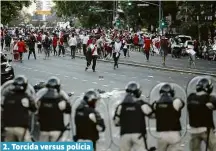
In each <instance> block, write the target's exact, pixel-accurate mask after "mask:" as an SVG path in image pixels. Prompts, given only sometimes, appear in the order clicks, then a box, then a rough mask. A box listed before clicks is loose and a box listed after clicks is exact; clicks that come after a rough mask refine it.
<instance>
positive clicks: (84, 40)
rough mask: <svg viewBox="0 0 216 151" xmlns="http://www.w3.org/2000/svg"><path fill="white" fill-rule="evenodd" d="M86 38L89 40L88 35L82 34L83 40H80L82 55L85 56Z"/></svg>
mask: <svg viewBox="0 0 216 151" xmlns="http://www.w3.org/2000/svg"><path fill="white" fill-rule="evenodd" d="M88 40H89V36H87V35H86V34H84V37H83V41H82V44H83V54H84V56H86V46H87V42H88Z"/></svg>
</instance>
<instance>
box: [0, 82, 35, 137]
mask: <svg viewBox="0 0 216 151" xmlns="http://www.w3.org/2000/svg"><path fill="white" fill-rule="evenodd" d="M25 85H26V86H25V88H24V89H19V90H18V89H17V86H15V85H14V80H11V81H8V82H7V83H5V85H3V87H2V90H1V91H2V92H1V93H2V94H1V97H2V104H1V107H2V115H1V117H2V118H1V124H2V130H4V128H24V129H25V130H24V134H23V138H22V139H24V136H25V134H26V131H27V130H28V129H29V128H30V125H29V124H30V114H29V111H31V112H35V111H36V109H37V108H36V105H35V100H34V99H35V98H34V95H35V94H34V89H33V87H32V86H30V85H28V84H27V83H25ZM23 100H25V101H27V102H29V103H28V104H29V105H28V107H25V106H23V103H22V101H23ZM2 133H3V131H2ZM9 133H11V132H9ZM15 135H16V134H14V136H8V139H9V140H13V139H14V138H15V137H17V138H16V139H17V140H18V141H23V140H19V138H21V137H20V136H15ZM6 137H7V136H6ZM18 137H19V138H18Z"/></svg>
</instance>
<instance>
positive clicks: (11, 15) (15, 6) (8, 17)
mask: <svg viewBox="0 0 216 151" xmlns="http://www.w3.org/2000/svg"><path fill="white" fill-rule="evenodd" d="M30 4H31V1H1V21H2V23H3V24H7V23H9V22H10V21H12V20H13V19H16V18H17V17H18V16H19V13H20V11H21V10H22V8H23V6H25V7H28V6H29V5H30Z"/></svg>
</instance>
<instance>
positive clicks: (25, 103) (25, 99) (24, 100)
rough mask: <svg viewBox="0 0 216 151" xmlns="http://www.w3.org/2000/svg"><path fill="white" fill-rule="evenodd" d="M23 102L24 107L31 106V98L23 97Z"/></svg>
mask: <svg viewBox="0 0 216 151" xmlns="http://www.w3.org/2000/svg"><path fill="white" fill-rule="evenodd" d="M21 103H22V105H23V107H26V108H28V107H29V100H28V99H27V98H23V99H22V100H21Z"/></svg>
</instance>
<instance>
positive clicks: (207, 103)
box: [187, 77, 216, 151]
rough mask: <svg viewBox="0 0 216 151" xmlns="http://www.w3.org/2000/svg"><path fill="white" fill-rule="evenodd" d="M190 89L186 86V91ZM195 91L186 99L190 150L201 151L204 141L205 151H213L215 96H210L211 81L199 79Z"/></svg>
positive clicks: (215, 137)
mask: <svg viewBox="0 0 216 151" xmlns="http://www.w3.org/2000/svg"><path fill="white" fill-rule="evenodd" d="M192 80H193V79H192ZM194 82H195V81H194ZM191 83H193V81H192V82H191ZM190 88H191V87H190V86H188V88H187V89H190ZM195 91H196V92H195V93H189V94H188V98H187V108H188V114H189V124H190V127H191V128H190V133H191V140H190V149H191V150H193V151H201V142H202V141H205V142H206V150H207V149H209V151H215V150H216V135H215V134H214V133H215V132H214V131H213V130H214V129H215V125H214V121H213V110H215V109H216V96H215V95H213V94H212V92H213V83H212V81H211V79H208V78H205V77H201V78H199V79H198V80H197V83H196V90H195Z"/></svg>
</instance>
